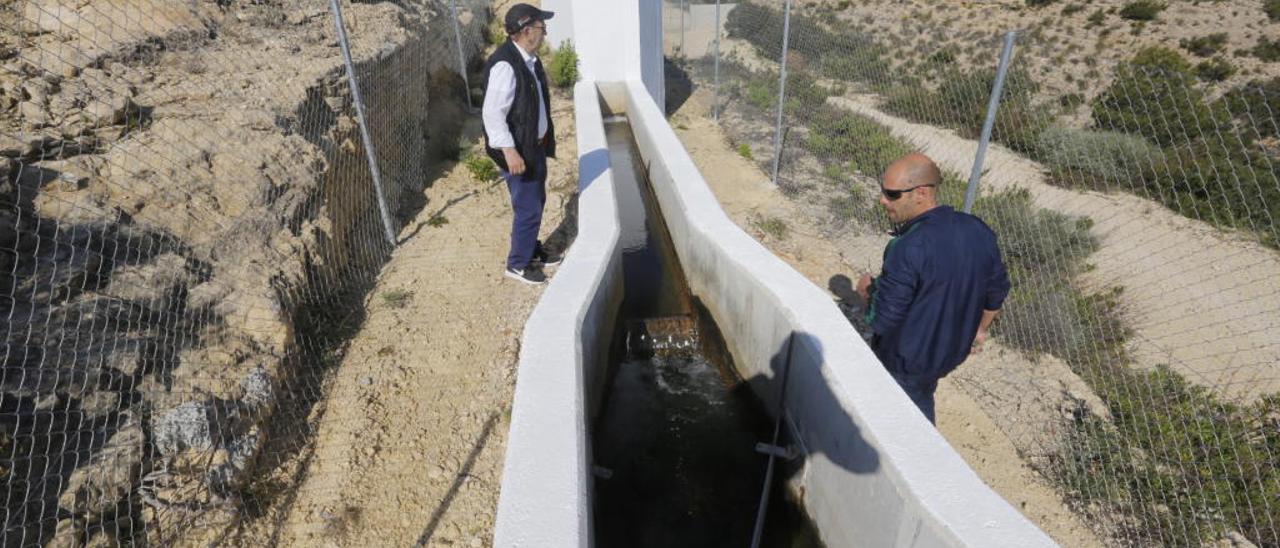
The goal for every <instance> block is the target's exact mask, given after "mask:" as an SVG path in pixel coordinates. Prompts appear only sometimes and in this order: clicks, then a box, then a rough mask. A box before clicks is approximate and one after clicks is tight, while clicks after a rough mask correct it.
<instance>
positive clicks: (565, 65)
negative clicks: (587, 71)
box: [547, 40, 579, 88]
mask: <svg viewBox="0 0 1280 548" xmlns="http://www.w3.org/2000/svg"><path fill="white" fill-rule="evenodd" d="M578 76H579V75H578V52H576V51H574V49H573V42H572V41H569V40H565V41H564V42H561V43H560V47H558V48H556V51H555V53H553V54H551V62H550V63H548V64H547V78H548V79H550V80H551V85H553V86H555V87H558V88H568V87H573V85H574V84H576V83H578Z"/></svg>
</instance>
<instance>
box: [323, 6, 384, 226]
mask: <svg viewBox="0 0 1280 548" xmlns="http://www.w3.org/2000/svg"><path fill="white" fill-rule="evenodd" d="M329 9H330V10H332V11H333V23H334V24H335V25H337V26H338V42H339V43H340V44H341V45H342V61H343V63H344V64H345V65H346V67H347V84H348V85H349V86H350V87H351V101H352V102H353V103H355V107H356V122H358V123H359V125H360V140H361V141H363V142H364V153H365V156H366V157H368V159H369V172H370V173H372V174H373V191H374V194H375V195H376V196H377V198H378V212H379V213H380V214H381V215H382V228H383V230H384V231H385V232H386V236H387V243H389V244H391V246H392V247H395V245H396V233H395V230H393V229H392V224H391V214H390V213H389V212H388V211H387V198H386V196H384V195H383V193H382V173H381V172H379V171H378V155H377V154H376V153H375V152H374V148H373V139H372V138H370V137H369V124H368V123H367V122H366V121H365V116H364V100H363V99H361V98H360V84H359V83H357V82H356V67H355V63H353V62H352V61H351V44H350V43H349V42H348V41H347V25H346V23H344V22H343V20H342V6H340V5H338V0H329Z"/></svg>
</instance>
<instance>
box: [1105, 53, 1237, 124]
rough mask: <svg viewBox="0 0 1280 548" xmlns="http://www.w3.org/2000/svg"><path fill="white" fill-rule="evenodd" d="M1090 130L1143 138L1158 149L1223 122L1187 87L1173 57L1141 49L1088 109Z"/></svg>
mask: <svg viewBox="0 0 1280 548" xmlns="http://www.w3.org/2000/svg"><path fill="white" fill-rule="evenodd" d="M1093 121H1094V125H1095V126H1096V127H1098V128H1100V129H1110V130H1116V131H1122V132H1125V133H1135V134H1139V135H1143V136H1145V137H1147V138H1148V139H1151V140H1152V141H1154V142H1156V143H1157V144H1160V145H1162V146H1165V145H1171V144H1183V145H1185V144H1186V143H1189V142H1191V141H1193V140H1195V139H1198V138H1200V136H1202V135H1206V134H1211V133H1213V132H1216V131H1218V130H1220V129H1221V128H1222V125H1223V117H1222V116H1221V115H1220V114H1218V113H1215V112H1214V110H1213V109H1210V108H1209V106H1208V105H1206V104H1205V102H1204V94H1203V92H1201V91H1200V90H1198V89H1197V88H1196V87H1195V86H1194V85H1193V78H1192V76H1191V75H1190V65H1189V64H1188V63H1187V62H1186V60H1185V59H1183V58H1182V56H1180V55H1178V54H1177V52H1174V51H1172V50H1168V49H1165V48H1160V47H1153V48H1147V49H1146V50H1143V51H1141V52H1139V53H1138V55H1136V56H1135V57H1134V59H1133V60H1132V61H1130V62H1129V63H1125V64H1122V65H1121V66H1119V67H1117V69H1116V79H1115V80H1114V81H1113V82H1112V83H1111V85H1110V86H1109V87H1107V89H1105V90H1104V91H1103V93H1102V94H1101V95H1100V96H1098V98H1097V99H1096V100H1095V102H1094V104H1093Z"/></svg>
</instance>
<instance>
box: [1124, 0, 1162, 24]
mask: <svg viewBox="0 0 1280 548" xmlns="http://www.w3.org/2000/svg"><path fill="white" fill-rule="evenodd" d="M1165 7H1166V4H1165V3H1163V2H1157V1H1155V0H1137V1H1135V2H1130V3H1128V4H1125V5H1124V7H1122V8H1120V18H1121V19H1128V20H1130V21H1153V20H1155V18H1156V16H1158V15H1160V12H1162V11H1164V8H1165Z"/></svg>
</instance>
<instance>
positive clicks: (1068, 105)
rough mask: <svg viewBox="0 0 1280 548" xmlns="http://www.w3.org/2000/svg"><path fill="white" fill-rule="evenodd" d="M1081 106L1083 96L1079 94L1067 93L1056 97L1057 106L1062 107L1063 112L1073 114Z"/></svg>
mask: <svg viewBox="0 0 1280 548" xmlns="http://www.w3.org/2000/svg"><path fill="white" fill-rule="evenodd" d="M1083 104H1084V95H1082V94H1079V93H1067V94H1065V95H1063V96H1061V97H1058V106H1060V107H1062V111H1063V112H1073V111H1075V110H1076V109H1077V108H1080V105H1083Z"/></svg>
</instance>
